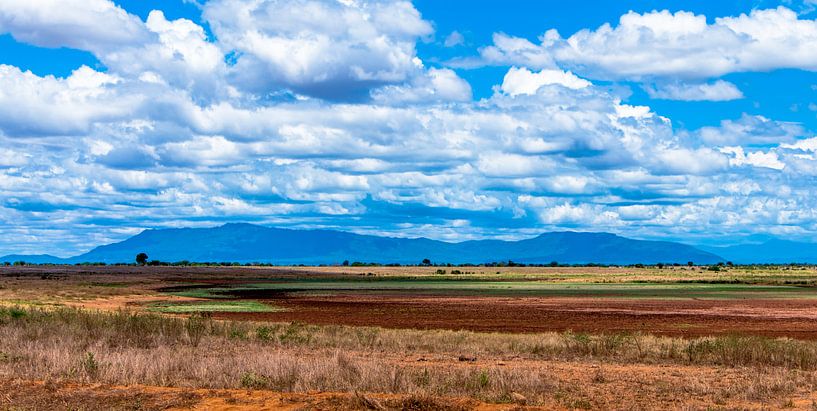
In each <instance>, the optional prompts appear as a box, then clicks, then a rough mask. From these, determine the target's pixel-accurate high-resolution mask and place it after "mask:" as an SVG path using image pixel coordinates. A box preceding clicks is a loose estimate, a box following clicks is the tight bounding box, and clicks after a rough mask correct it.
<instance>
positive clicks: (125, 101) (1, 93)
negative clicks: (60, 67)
mask: <svg viewBox="0 0 817 411" xmlns="http://www.w3.org/2000/svg"><path fill="white" fill-rule="evenodd" d="M119 81H120V80H119V79H118V78H117V77H115V76H111V75H108V74H105V73H101V72H97V71H95V70H93V69H91V68H88V67H86V66H82V67H80V68H79V69H77V70H75V71H74V72H73V73H72V74H71V75H70V76H69V77H67V78H64V79H62V78H56V77H54V76H46V77H39V76H37V75H35V74H33V73H31V72H30V71H26V72H23V71H21V70H20V69H18V68H17V67H14V66H8V65H0V107H1V108H2V109H0V129H2V130H3V132H4V133H5V134H6V135H8V136H20V135H64V134H82V133H87V132H89V131H90V129H91V127H92V125H93V124H94V123H95V122H98V121H102V122H104V121H111V120H116V119H121V118H124V117H126V116H129V115H132V114H133V110H134V109H135V108H137V107H138V106H139V105H140V104H141V98H140V96H136V95H126V94H125V93H121V90H120V89H118V88H117V87H116V85H117V83H119Z"/></svg>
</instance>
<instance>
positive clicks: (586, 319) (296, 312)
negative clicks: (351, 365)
mask: <svg viewBox="0 0 817 411" xmlns="http://www.w3.org/2000/svg"><path fill="white" fill-rule="evenodd" d="M269 303H271V304H274V305H276V306H279V307H283V308H285V309H286V311H283V312H271V313H217V314H216V316H217V317H219V318H224V319H233V320H253V321H285V322H289V321H300V322H305V323H312V324H343V325H354V326H379V327H389V328H414V329H449V330H459V329H464V330H470V331H486V332H526V333H529V332H549V331H556V332H562V331H568V330H570V331H574V332H586V333H596V334H597V333H623V332H640V333H649V334H655V335H666V336H677V337H699V336H704V335H724V334H746V335H763V336H769V337H791V338H797V339H809V340H815V339H817V301H815V300H738V301H735V300H706V301H702V300H631V299H610V298H607V299H604V298H564V297H550V298H528V297H514V298H504V297H430V296H416V297H411V298H405V297H400V296H360V295H343V294H341V295H335V296H329V297H312V296H292V297H287V296H283V297H281V298H278V299H275V300H269Z"/></svg>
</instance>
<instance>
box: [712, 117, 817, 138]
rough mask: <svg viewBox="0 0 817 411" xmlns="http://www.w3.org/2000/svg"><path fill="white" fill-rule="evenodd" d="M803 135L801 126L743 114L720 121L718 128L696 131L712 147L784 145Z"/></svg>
mask: <svg viewBox="0 0 817 411" xmlns="http://www.w3.org/2000/svg"><path fill="white" fill-rule="evenodd" d="M803 133H804V130H803V126H801V125H799V124H796V123H787V122H781V121H774V120H771V119H768V118H766V117H763V116H750V115H748V114H745V113H744V114H743V115H741V117H740V118H739V119H737V120H722V121H721V124H720V126H719V127H703V128H701V129H700V130H698V131H697V134H698V135H699V136H700V138H701V140H703V142H704V143H706V144H709V145H714V146H731V145H741V146H756V145H778V144H785V143H790V142H792V141H794V140H795V138H796V137H797V136H800V135H802V134H803Z"/></svg>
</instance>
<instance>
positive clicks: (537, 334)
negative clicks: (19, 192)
mask: <svg viewBox="0 0 817 411" xmlns="http://www.w3.org/2000/svg"><path fill="white" fill-rule="evenodd" d="M437 270H445V271H446V273H445V274H439V273H437ZM452 270H458V271H459V273H456V274H452ZM0 307H6V308H4V310H6V311H7V314H6V315H5V317H3V314H2V312H0V332H2V333H3V335H5V336H8V338H4V339H2V341H0V409H5V408H10V407H12V406H14V407H17V408H21V409H43V408H51V407H47V406H46V405H51V406H53V405H54V404H56V403H59V404H63V405H64V406H63V409H99V408H114V409H133V408H134V401H137V400H138V404H137V405H139V406H140V407H141V408H142V409H189V408H196V407H198V408H201V409H219V408H221V409H242V407H243V409H256V408H259V407H264V406H266V407H269V408H323V409H325V408H347V409H356V408H395V409H404V408H412V407H415V406H416V407H415V408H417V407H419V408H436V409H446V408H448V409H476V408H482V409H492V408H497V407H498V408H510V407H512V406H518V405H527V406H539V407H543V408H546V409H554V408H556V409H559V408H561V409H576V408H613V409H625V408H626V409H632V408H667V407H669V408H685V409H690V408H691V409H697V408H721V407H722V408H729V409H732V408H781V407H794V408H810V407H812V406H813V404H817V403H815V402H814V401H815V400H817V391H815V389H817V373H815V369H817V342H811V341H813V340H817V271H815V270H814V269H801V268H797V267H794V268H792V267H778V268H763V269H746V268H729V269H726V268H724V269H723V270H722V271H708V270H705V269H701V268H698V267H695V268H688V267H674V268H664V269H657V268H643V269H641V268H562V267H559V268H550V267H548V268H530V267H526V268H518V267H513V268H507V267H503V268H493V267H491V268H488V267H465V268H459V267H456V268H451V267H439V268H438V267H400V268H396V267H285V268H284V267H281V268H255V267H223V268H221V267H219V268H216V267H201V268H199V267H196V268H192V267H0ZM76 309H79V310H81V311H70V310H76ZM32 310H33V311H32ZM66 310H69V311H66ZM123 310H125V311H123ZM84 312H88V313H90V314H83V313H84ZM49 313H52V314H49ZM94 313H96V314H94ZM106 313H108V314H106ZM139 313H141V314H139ZM191 315H193V317H189V316H191ZM134 316H136V317H134ZM4 318H5V319H4ZM188 318H189V319H188ZM142 323H144V324H143V325H139V324H142ZM202 324H204V325H202ZM123 327H124V328H123ZM134 327H137V328H134ZM138 327H144V330H142V329H141V328H138ZM135 336H140V337H138V338H137V337H135ZM781 338H782V339H781ZM199 341H200V342H199ZM248 389H249V390H250V391H248ZM256 390H260V391H256ZM612 392H615V393H616V395H615V396H612V395H611V393H612ZM356 393H357V394H356ZM412 404H413V405H412ZM418 404H419V405H418ZM57 408H59V407H57Z"/></svg>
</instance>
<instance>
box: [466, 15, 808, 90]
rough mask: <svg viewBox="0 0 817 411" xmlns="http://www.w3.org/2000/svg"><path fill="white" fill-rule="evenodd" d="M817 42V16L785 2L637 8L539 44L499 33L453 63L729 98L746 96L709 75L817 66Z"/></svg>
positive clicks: (545, 38)
mask: <svg viewBox="0 0 817 411" xmlns="http://www.w3.org/2000/svg"><path fill="white" fill-rule="evenodd" d="M815 46H817V21H815V20H810V19H806V18H800V17H799V16H798V15H797V13H795V12H794V11H792V10H790V9H788V8H786V7H783V6H780V7H778V8H776V9H766V10H753V11H751V12H750V13H749V14H741V15H739V16H732V17H717V18H715V19H714V21H712V22H711V23H710V22H707V18H706V16H704V15H696V14H693V13H690V12H686V11H678V12H676V13H671V12H669V11H667V10H663V11H652V12H648V13H643V14H639V13H636V12H632V11H631V12H629V13H627V14H625V15H623V16H621V18H620V19H619V22H618V24H617V25H615V26H613V25H610V24H608V23H605V24H603V25H602V26H600V27H599V28H597V29H595V30H592V29H583V30H580V31H578V32H576V33H575V34H573V35H571V36H569V37H567V38H563V37H562V36H561V35H560V34H559V33H558V32H557V31H556V30H554V29H551V30H548V31H546V32H545V34H543V35H542V36H540V38H539V39H538V43H534V42H531V41H530V40H528V39H524V38H519V37H513V36H510V35H507V34H503V33H497V34H495V35H494V39H493V44H492V45H490V46H486V47H483V48H481V49H480V55H479V57H478V58H470V59H469V58H466V59H455V60H454V61H452V62H451V64H452V65H455V66H462V67H473V66H479V65H486V64H487V65H517V66H524V67H527V68H530V69H536V70H539V69H556V68H559V67H561V68H567V69H570V70H573V71H574V72H576V73H578V74H579V75H580V76H582V77H587V78H590V79H597V80H628V81H637V82H644V83H646V84H652V83H658V84H657V85H656V86H646V87H645V89H646V90H647V92H648V93H649V94H650V95H651V96H653V97H655V98H662V99H673V100H685V101H700V100H711V101H727V100H734V99H738V98H741V97H742V96H743V95H742V93H741V92H740V90H738V89H737V87H736V86H735V85H734V84H731V83H729V82H726V81H723V80H719V81H716V82H714V83H708V82H706V80H707V79H715V78H718V77H721V76H723V75H725V74H729V73H739V72H757V71H770V70H777V69H787V68H788V69H802V70H809V71H815V70H817V55H815V54H814V53H812V52H811V50H813V49H814V47H815ZM668 80H670V81H668Z"/></svg>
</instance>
